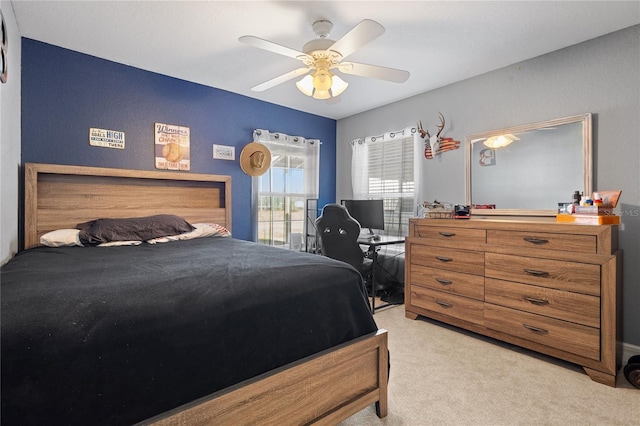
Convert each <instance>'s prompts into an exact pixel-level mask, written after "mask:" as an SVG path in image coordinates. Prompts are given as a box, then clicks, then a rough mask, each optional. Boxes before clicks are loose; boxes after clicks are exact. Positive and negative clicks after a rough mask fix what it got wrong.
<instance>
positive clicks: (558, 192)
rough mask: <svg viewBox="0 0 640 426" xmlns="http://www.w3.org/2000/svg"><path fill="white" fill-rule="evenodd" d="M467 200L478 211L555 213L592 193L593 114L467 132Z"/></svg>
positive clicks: (528, 213) (483, 212) (522, 214)
mask: <svg viewBox="0 0 640 426" xmlns="http://www.w3.org/2000/svg"><path fill="white" fill-rule="evenodd" d="M465 144H466V145H465V150H466V152H465V156H466V166H467V167H466V174H467V182H466V185H467V187H466V203H467V204H468V205H471V206H472V210H471V213H472V214H475V215H492V216H494V215H507V216H512V215H516V216H555V215H556V214H557V212H558V203H562V202H571V201H572V194H573V193H574V191H576V190H578V191H580V192H583V193H584V194H589V195H590V194H591V191H592V154H591V146H592V142H591V114H583V115H577V116H572V117H566V118H560V119H555V120H549V121H543V122H539V123H533V124H527V125H522V126H516V127H509V128H506V129H500V130H494V131H490V132H484V133H478V134H474V135H470V136H467V138H466V141H465Z"/></svg>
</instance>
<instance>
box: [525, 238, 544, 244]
mask: <svg viewBox="0 0 640 426" xmlns="http://www.w3.org/2000/svg"><path fill="white" fill-rule="evenodd" d="M523 240H525V241H526V242H528V243H532V244H546V243H548V242H549V240H546V239H544V238H536V237H524V238H523Z"/></svg>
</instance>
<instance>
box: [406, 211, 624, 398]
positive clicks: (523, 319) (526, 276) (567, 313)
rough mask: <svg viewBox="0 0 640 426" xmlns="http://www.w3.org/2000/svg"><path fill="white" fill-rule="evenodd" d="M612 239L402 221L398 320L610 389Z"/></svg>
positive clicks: (478, 223) (590, 233)
mask: <svg viewBox="0 0 640 426" xmlns="http://www.w3.org/2000/svg"><path fill="white" fill-rule="evenodd" d="M617 235H618V229H617V226H611V225H574V224H558V223H555V222H543V221H535V220H531V221H512V220H484V219H468V220H455V219H410V221H409V236H408V237H407V240H406V243H405V244H406V253H405V314H406V316H407V318H411V319H415V318H417V316H418V315H423V316H425V317H429V318H433V319H436V320H438V321H442V322H445V323H448V324H452V325H455V326H458V327H461V328H464V329H467V330H471V331H474V332H476V333H480V334H483V335H486V336H490V337H493V338H496V339H499V340H503V341H505V342H509V343H512V344H515V345H519V346H522V347H525V348H528V349H532V350H534V351H537V352H541V353H544V354H547V355H551V356H554V357H557V358H561V359H563V360H566V361H569V362H572V363H575V364H578V365H580V366H582V367H583V368H584V370H585V371H586V373H587V374H588V375H589V377H591V379H593V380H595V381H597V382H600V383H604V384H606V385H609V386H615V381H616V371H617V367H618V365H619V364H620V359H619V357H620V354H621V351H620V349H619V345H620V340H621V339H620V331H621V327H620V325H619V321H620V310H619V302H620V301H619V299H620V298H619V296H618V295H619V294H620V293H619V292H620V288H621V287H620V286H621V282H620V281H621V277H622V271H621V265H622V254H621V252H620V251H619V250H618V241H617Z"/></svg>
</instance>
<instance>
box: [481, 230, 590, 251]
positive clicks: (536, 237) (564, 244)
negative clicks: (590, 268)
mask: <svg viewBox="0 0 640 426" xmlns="http://www.w3.org/2000/svg"><path fill="white" fill-rule="evenodd" d="M487 243H488V244H491V245H497V246H509V247H523V248H537V249H547V250H561V251H569V252H579V253H596V252H597V249H598V247H597V244H598V239H597V237H596V236H595V235H575V234H554V233H547V232H529V231H504V230H496V229H490V230H487Z"/></svg>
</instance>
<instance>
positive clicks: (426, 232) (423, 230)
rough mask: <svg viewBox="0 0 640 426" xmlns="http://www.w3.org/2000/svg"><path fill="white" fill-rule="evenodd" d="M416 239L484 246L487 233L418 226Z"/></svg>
mask: <svg viewBox="0 0 640 426" xmlns="http://www.w3.org/2000/svg"><path fill="white" fill-rule="evenodd" d="M415 234H416V235H414V236H415V237H420V238H426V239H428V240H434V241H452V242H453V241H455V242H459V243H466V244H484V243H485V242H486V241H487V231H485V230H484V229H465V228H447V227H444V226H442V227H441V226H420V225H418V226H416V228H415Z"/></svg>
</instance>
